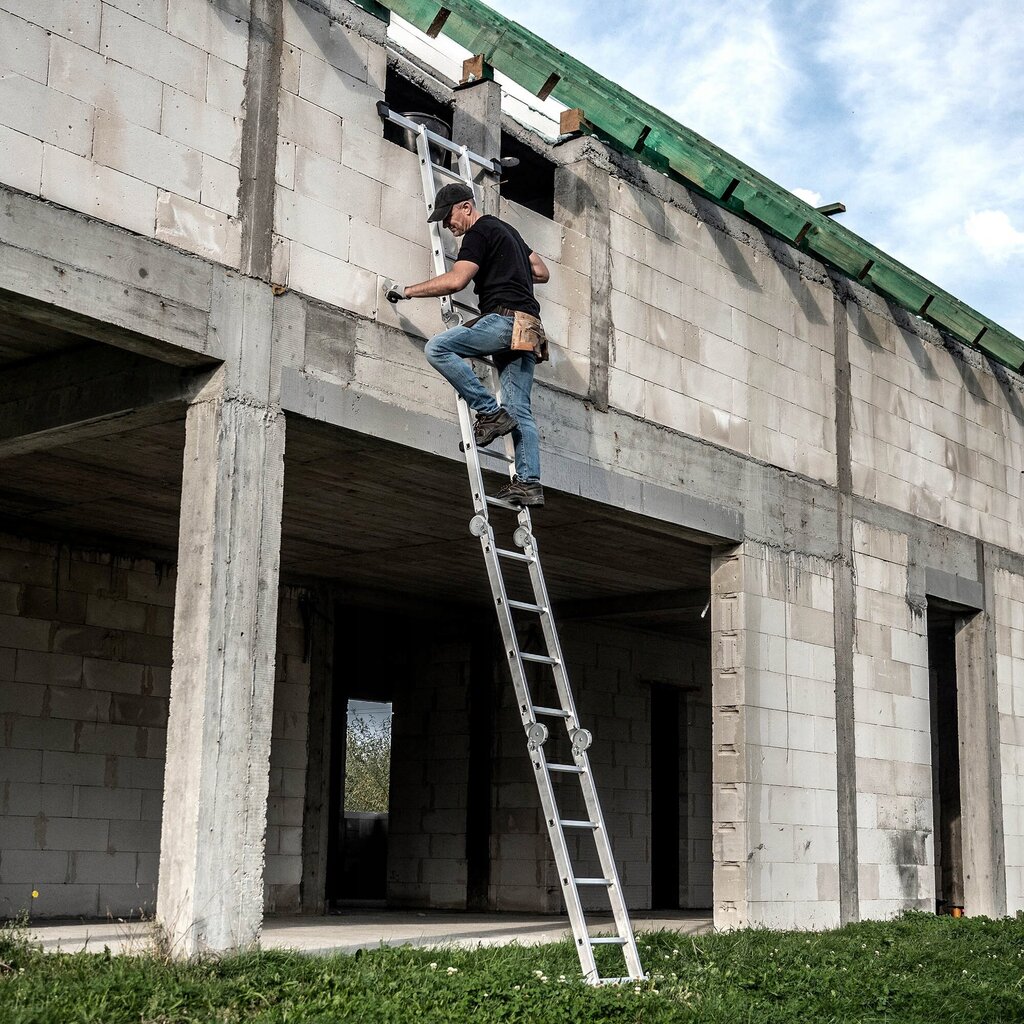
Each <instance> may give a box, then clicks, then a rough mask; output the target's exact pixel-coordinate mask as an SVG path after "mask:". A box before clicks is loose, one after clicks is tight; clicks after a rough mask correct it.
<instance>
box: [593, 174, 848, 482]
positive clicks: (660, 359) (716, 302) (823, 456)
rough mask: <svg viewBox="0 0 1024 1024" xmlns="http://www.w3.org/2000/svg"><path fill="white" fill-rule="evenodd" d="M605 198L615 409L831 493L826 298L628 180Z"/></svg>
mask: <svg viewBox="0 0 1024 1024" xmlns="http://www.w3.org/2000/svg"><path fill="white" fill-rule="evenodd" d="M610 200H611V201H610V211H611V213H610V238H611V264H612V317H613V320H614V332H615V334H614V343H613V345H612V352H611V356H610V358H609V370H608V376H609V392H610V400H611V402H612V403H613V404H614V405H615V406H617V407H618V408H621V409H623V410H624V411H627V412H630V413H633V414H635V415H637V416H640V417H642V418H644V419H647V420H651V421H653V422H655V423H661V424H664V425H665V426H666V427H670V428H672V429H673V430H678V431H681V432H682V433H684V434H689V435H691V436H694V437H702V438H705V439H706V440H709V441H711V442H713V443H715V444H718V445H722V446H723V447H725V448H729V449H731V450H733V451H737V452H741V453H743V454H744V455H750V456H752V457H753V458H756V459H761V460H763V461H765V462H769V463H771V464H772V465H775V466H779V467H780V468H782V469H786V470H791V471H793V472H797V473H802V474H805V475H806V476H810V477H813V478H815V479H818V480H823V481H825V482H827V483H835V479H836V440H835V415H834V408H835V403H834V397H833V387H834V383H835V368H834V364H833V349H834V341H833V338H834V332H833V329H832V296H831V292H830V289H829V288H827V287H826V286H824V285H822V284H820V283H817V282H814V281H811V280H808V279H807V278H805V277H803V276H802V275H800V274H798V273H797V272H796V271H795V270H794V269H792V268H790V267H785V266H783V265H781V264H780V263H779V262H778V261H776V260H775V259H773V258H772V257H771V255H769V254H768V253H767V252H763V251H760V252H759V251H758V249H757V248H756V247H754V246H751V245H745V244H743V243H742V242H741V241H739V240H738V239H737V238H736V237H734V236H733V235H731V234H727V233H726V232H724V231H722V230H719V229H717V228H715V227H712V226H710V225H709V224H707V223H705V222H703V221H702V220H701V219H699V218H698V217H696V216H694V213H693V212H692V211H691V210H688V209H683V208H679V207H677V206H674V205H670V204H667V203H665V202H663V201H662V200H660V199H658V198H656V197H655V196H652V195H651V194H650V193H648V192H644V191H641V190H640V189H638V188H636V187H635V186H633V185H631V184H629V183H627V182H625V181H621V180H619V181H615V180H613V181H612V187H611V191H610ZM726 218H727V219H728V215H726ZM737 226H738V225H737ZM748 230H750V229H749V228H748Z"/></svg>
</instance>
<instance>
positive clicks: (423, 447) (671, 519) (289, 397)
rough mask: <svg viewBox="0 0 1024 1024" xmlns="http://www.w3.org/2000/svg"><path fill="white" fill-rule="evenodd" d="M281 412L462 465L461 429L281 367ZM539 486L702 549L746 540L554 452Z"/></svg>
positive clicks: (724, 524)
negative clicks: (649, 522) (701, 543)
mask: <svg viewBox="0 0 1024 1024" xmlns="http://www.w3.org/2000/svg"><path fill="white" fill-rule="evenodd" d="M281 407H282V408H283V409H284V411H285V412H288V413H295V414H297V415H300V416H305V417H307V418H309V419H313V420H319V421H321V422H323V423H330V424H332V425H334V426H338V427H342V428H344V429H346V430H353V431H355V432H357V433H360V434H369V435H371V436H373V437H379V438H381V439H382V440H385V441H390V442H392V443H395V444H402V445H406V446H407V447H410V448H416V449H417V450H419V451H422V452H425V453H427V454H429V455H439V456H441V457H443V458H446V459H451V460H453V461H456V462H462V461H463V458H462V454H461V453H460V452H459V432H458V427H457V426H456V425H455V424H454V423H451V422H448V421H445V420H441V419H439V418H437V417H436V416H431V415H429V414H428V413H423V412H413V411H411V410H403V409H399V408H397V407H396V406H393V405H389V404H388V403H386V402H383V401H381V400H380V399H377V398H373V397H372V396H370V395H365V394H361V393H359V392H357V391H353V390H352V389H350V388H343V387H339V386H338V385H336V384H332V383H329V382H327V381H323V380H319V379H317V378H316V377H313V376H311V375H309V374H306V373H302V372H301V371H299V370H293V369H289V368H287V367H285V368H284V369H283V370H282V373H281ZM544 467H545V468H544V486H545V487H546V488H550V489H551V490H556V491H563V492H565V493H568V494H574V495H577V496H578V497H581V498H585V499H587V500H588V501H596V502H599V503H600V504H602V505H608V506H611V507H612V508H615V509H617V510H619V511H622V512H626V513H634V514H637V515H642V516H648V517H650V518H652V519H656V520H658V521H659V522H662V523H668V524H672V525H673V526H677V527H681V528H683V529H685V530H689V531H691V532H692V533H694V534H696V535H699V536H700V537H702V538H704V539H705V540H707V541H711V542H719V543H736V542H738V541H740V540H742V539H743V516H742V514H740V513H739V512H735V511H733V510H731V509H727V508H723V507H721V506H719V505H715V504H713V503H711V502H709V501H705V500H704V499H701V498H696V497H693V496H692V495H687V494H684V493H681V492H679V491H672V490H669V489H668V488H667V487H661V486H658V485H657V484H650V483H645V482H644V481H641V480H637V479H636V478H634V477H627V476H623V475H621V474H619V473H614V472H611V471H609V470H607V469H604V468H602V467H601V466H596V465H594V464H592V463H589V462H583V461H580V460H578V459H572V458H569V457H567V456H565V455H562V454H559V453H557V452H551V451H545V452H544Z"/></svg>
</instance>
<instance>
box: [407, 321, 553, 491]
mask: <svg viewBox="0 0 1024 1024" xmlns="http://www.w3.org/2000/svg"><path fill="white" fill-rule="evenodd" d="M511 343H512V317H510V316H499V315H498V314H497V313H490V314H488V315H487V316H485V317H482V318H481V319H480V320H478V321H477V322H476V323H475V324H474V325H473V326H472V327H453V328H452V329H451V330H449V331H444V332H442V333H441V334H438V335H435V337H433V338H431V339H430V341H428V342H427V347H426V349H425V350H424V351H425V353H426V356H427V362H428V363H430V365H431V366H432V367H433V368H434V369H435V370H437V372H438V373H439V374H441V376H442V377H444V378H445V379H446V380H447V381H448V382H449V383H450V384H451V386H452V387H453V388H455V390H456V391H457V392H458V393H459V394H460V395H462V397H463V398H464V399H465V400H466V402H467V404H468V405H469V407H470V409H472V410H473V411H474V412H477V413H483V414H484V415H489V414H490V413H493V412H497V411H498V403H497V401H496V400H495V398H494V396H493V395H492V394H491V393H490V391H488V390H487V388H485V387H484V386H483V384H481V383H480V381H479V379H478V378H477V375H476V374H475V373H474V372H473V368H472V367H471V366H470V365H469V363H467V362H466V361H465V359H464V358H463V357H464V356H491V357H492V358H493V360H494V365H495V366H497V368H498V376H499V379H500V380H501V400H502V405H504V407H505V408H506V409H507V410H508V411H509V412H510V413H512V415H513V416H515V418H516V419H517V420H518V421H519V426H518V427H516V429H515V430H513V431H512V441H513V443H514V444H515V451H516V475H517V476H518V477H519V479H520V480H528V481H535V480H540V438H539V436H538V434H537V423H536V421H535V420H534V418H533V410H532V409H531V408H530V390H531V388H532V387H533V368H534V364H535V363H536V361H537V357H536V356H535V355H534V354H533V353H532V352H513V351H512V349H510V348H509V345H510V344H511Z"/></svg>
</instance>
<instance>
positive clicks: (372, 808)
mask: <svg viewBox="0 0 1024 1024" xmlns="http://www.w3.org/2000/svg"><path fill="white" fill-rule="evenodd" d="M390 786H391V703H390V702H383V701H372V700H349V701H348V702H347V710H346V725H345V807H344V815H343V832H342V836H341V874H340V879H339V882H340V887H339V892H338V898H339V899H340V900H344V901H345V902H346V903H369V904H380V905H381V906H383V905H384V903H385V900H386V897H387V860H388V810H389V805H390Z"/></svg>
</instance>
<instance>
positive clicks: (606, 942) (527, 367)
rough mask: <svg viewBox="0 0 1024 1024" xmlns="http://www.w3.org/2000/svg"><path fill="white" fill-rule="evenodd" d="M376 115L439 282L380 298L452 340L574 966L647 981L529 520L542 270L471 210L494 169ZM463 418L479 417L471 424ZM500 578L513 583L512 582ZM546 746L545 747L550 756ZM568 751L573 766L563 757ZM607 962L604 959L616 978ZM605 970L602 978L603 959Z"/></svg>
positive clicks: (477, 495) (505, 637)
mask: <svg viewBox="0 0 1024 1024" xmlns="http://www.w3.org/2000/svg"><path fill="white" fill-rule="evenodd" d="M377 110H378V112H379V113H380V115H381V117H383V118H386V119H388V120H390V121H393V122H394V123H396V124H398V125H399V126H400V127H402V128H405V129H406V130H409V131H414V132H415V133H416V136H417V138H416V149H417V152H418V153H419V157H420V170H421V172H422V176H423V192H424V201H425V203H426V208H427V213H428V217H427V226H428V229H429V233H430V241H431V252H432V258H433V261H434V270H435V272H436V275H437V276H436V277H433V278H431V279H430V280H429V281H424V282H422V283H421V284H418V285H413V286H411V287H409V288H402V287H401V286H400V285H397V284H395V282H393V281H386V282H384V293H385V295H386V296H387V298H388V299H389V301H391V302H400V301H401V300H402V299H403V298H407V297H420V296H424V297H426V296H435V297H439V298H440V300H441V318H442V320H444V322H445V324H446V325H448V326H449V330H447V331H444V332H443V333H442V334H439V335H438V336H437V337H436V338H433V339H432V340H431V341H430V342H429V343H428V344H427V358H428V359H430V361H431V364H432V365H434V366H435V367H437V369H438V370H440V372H441V373H442V374H444V376H445V377H446V378H447V379H448V380H450V381H451V382H452V384H453V385H454V386H455V389H456V393H457V398H456V403H455V404H456V407H457V410H458V415H459V430H460V432H461V434H462V445H461V450H462V452H463V453H464V454H465V457H466V470H467V472H468V475H469V484H470V493H471V495H472V500H473V512H474V515H473V518H472V519H471V520H470V522H469V532H470V533H471V534H472V535H473V536H474V537H477V538H479V540H480V548H481V551H482V552H483V556H484V563H485V564H486V566H487V578H488V582H489V583H490V587H491V597H492V600H493V601H494V610H495V612H496V614H497V617H498V625H499V628H500V630H501V638H502V644H503V647H504V650H505V654H506V656H507V658H508V667H509V672H510V674H511V676H512V685H513V688H514V690H515V694H516V703H517V705H518V709H519V715H520V718H521V720H522V723H523V730H524V732H525V735H526V748H527V755H528V756H529V759H530V764H531V765H532V767H533V772H534V778H535V780H536V783H537V792H538V794H539V796H540V804H541V810H542V811H543V814H544V820H545V823H546V825H547V829H548V838H549V839H550V840H551V849H552V852H553V853H554V857H555V866H556V867H557V869H558V878H559V882H560V883H561V887H562V898H563V900H564V901H565V909H566V912H567V914H568V915H569V921H570V924H571V925H572V932H573V939H574V941H575V943H576V952H577V954H578V956H579V959H580V966H581V968H582V969H583V976H584V977H585V978H586V979H587V981H588V982H589V983H591V984H593V985H601V984H606V983H609V982H617V981H627V980H630V981H635V980H638V979H640V978H643V977H645V975H644V970H643V965H642V964H641V963H640V955H639V952H638V951H637V945H636V939H635V937H634V935H633V929H632V925H631V924H630V921H629V912H628V911H627V909H626V901H625V898H624V896H623V892H622V886H621V883H620V881H619V875H618V869H617V868H616V865H615V858H614V857H613V855H612V848H611V841H610V838H609V836H608V831H607V828H606V826H605V821H604V815H603V813H602V811H601V803H600V800H599V799H598V796H597V788H596V786H595V785H594V777H593V773H592V772H591V769H590V759H589V757H588V754H587V751H588V749H589V748H590V744H591V741H592V739H593V737H592V736H591V734H590V732H589V731H588V730H587V729H584V728H582V727H581V726H580V722H579V718H578V716H577V713H576V702H575V700H574V698H573V694H572V688H571V686H570V685H569V677H568V674H567V672H566V666H565V659H564V657H563V655H562V648H561V644H560V643H559V639H558V630H557V628H556V626H555V620H554V615H553V614H552V609H551V601H550V599H549V597H548V592H547V584H546V583H545V581H544V573H543V571H542V569H541V564H540V551H539V549H538V546H537V540H536V537H535V536H534V533H533V523H532V520H531V518H530V508H531V507H536V506H538V505H541V504H543V502H544V494H543V491H542V490H541V487H540V463H539V456H538V451H537V449H538V443H537V429H536V426H535V424H534V422H533V414H532V412H531V411H530V388H531V386H532V384H533V369H534V364H535V363H536V362H537V360H538V359H544V358H546V356H547V352H546V342H545V340H544V331H543V327H542V326H541V324H540V320H539V319H538V317H537V313H538V312H539V308H538V307H537V304H536V299H534V297H533V284H534V282H538V283H539V282H541V281H546V280H547V279H548V270H547V267H546V266H545V265H544V262H543V261H542V260H541V259H540V257H539V256H537V255H536V254H535V253H532V252H531V251H530V249H529V247H528V246H527V245H526V243H525V242H524V241H523V240H522V239H521V238H520V236H519V234H518V232H516V231H515V230H514V229H512V228H510V227H509V226H508V225H506V224H503V223H502V222H501V221H499V220H498V219H497V218H496V217H488V216H482V215H481V214H480V213H479V212H478V211H477V209H476V203H475V200H474V191H473V167H474V166H475V167H479V168H482V169H483V170H484V171H485V172H486V173H490V174H498V173H500V170H501V164H500V161H492V160H488V159H485V158H484V157H481V156H478V155H477V154H475V153H471V152H470V151H469V150H468V149H467V147H465V146H457V145H455V144H454V143H452V142H450V141H449V140H448V139H443V138H441V137H440V136H438V135H435V134H433V133H431V132H428V131H427V129H426V128H425V127H424V126H422V125H418V124H416V123H415V122H412V121H410V120H409V119H408V118H407V117H405V116H404V115H402V114H397V113H395V112H394V111H392V110H390V109H389V108H388V106H387V104H385V103H380V104H378V106H377ZM433 147H437V148H438V149H439V150H447V152H448V153H450V154H452V155H453V156H456V157H457V158H458V170H455V169H454V168H452V169H449V168H448V167H447V166H446V165H445V164H444V163H437V162H435V161H434V159H432V157H431V150H432V148H433ZM438 176H441V177H444V176H447V177H448V178H454V179H455V182H454V183H453V184H450V185H447V186H445V187H444V188H441V189H438V188H437V184H436V178H437V177H438ZM441 224H444V226H445V227H449V228H450V229H452V231H453V234H456V235H460V234H461V235H462V236H463V237H464V241H463V244H462V249H461V251H460V253H459V256H458V259H457V260H455V262H454V264H453V265H452V266H450V267H449V265H448V264H449V257H448V256H446V254H445V251H444V246H443V244H442V240H441V228H440V225H441ZM471 280H473V281H475V282H476V291H477V295H478V296H479V300H480V311H482V313H483V315H478V312H479V311H478V310H476V309H473V310H472V313H473V315H474V316H475V317H476V319H474V320H472V321H470V323H468V324H466V325H465V326H462V318H461V313H460V312H458V311H456V309H455V308H454V307H455V306H456V305H458V306H460V307H461V308H462V309H464V310H467V311H469V310H470V307H469V306H467V305H466V304H465V303H462V302H460V301H459V300H458V298H457V297H456V298H455V299H453V296H457V293H458V292H459V291H460V290H461V289H462V288H464V287H466V285H468V283H469V282H470V281H471ZM480 355H489V356H490V362H491V363H493V365H494V367H495V368H496V369H497V370H498V371H499V387H498V395H499V396H500V397H499V399H496V398H495V397H494V396H493V395H492V394H491V393H490V392H489V391H488V390H487V389H486V388H485V387H484V386H483V385H481V384H480V383H479V381H477V379H476V375H475V374H474V373H473V371H472V370H471V369H470V368H469V366H468V365H467V364H466V363H465V362H464V360H463V356H469V357H472V356H480ZM471 406H472V408H473V409H475V410H476V412H477V417H476V420H475V422H474V421H473V419H472V414H471V411H470V407H471ZM505 434H511V441H512V444H513V451H512V452H511V453H509V451H508V447H509V444H508V441H506V444H505V448H506V451H505V452H500V451H497V450H495V448H487V447H485V446H486V445H488V444H490V443H491V442H492V441H494V440H495V439H496V438H498V437H501V436H503V435H505ZM483 455H485V456H487V458H488V459H494V460H498V461H499V462H503V463H505V465H506V467H507V468H508V469H509V471H510V472H512V468H513V466H514V469H515V475H514V476H513V478H512V481H511V483H510V484H509V485H507V486H506V487H505V489H504V490H502V491H499V492H498V493H497V494H493V495H492V494H488V493H487V491H486V489H485V481H484V475H483V471H482V468H481V465H480V457H481V456H483ZM492 511H493V512H495V513H496V514H497V515H498V516H499V517H504V516H505V515H506V513H507V512H508V511H512V512H513V513H515V526H514V527H513V528H512V544H513V545H514V547H508V546H502V545H501V544H499V543H498V541H497V536H496V532H495V525H494V523H492V522H491V512H492ZM509 528H510V524H508V523H505V524H504V525H503V530H505V531H507V530H508V529H509ZM506 567H508V569H509V570H510V571H511V572H512V574H513V577H514V578H510V579H509V580H508V581H506ZM524 574H525V576H526V577H527V579H528V583H529V590H530V594H529V597H528V598H527V599H523V598H520V597H517V596H516V592H517V591H521V590H523V589H524V582H526V581H524V579H523V575H524ZM523 597H526V595H525V594H524V595H523ZM540 641H542V642H543V648H544V650H543V652H541V651H538V650H524V646H528V647H536V646H538V644H539V642H540ZM528 665H529V666H531V674H534V673H536V675H537V678H533V679H531V678H530V676H529V675H528V674H527V666H528ZM535 694H538V695H539V696H535ZM544 694H550V695H552V696H553V697H554V700H552V701H551V702H547V701H545V700H544V699H543V695H544ZM546 722H551V724H552V726H554V725H555V724H556V723H558V722H560V723H561V724H562V726H563V727H564V733H562V731H561V730H556V734H555V735H552V732H551V729H549V727H548V725H547V724H546ZM558 733H561V736H559V735H558ZM549 739H550V740H551V741H552V742H551V745H548V740H549ZM556 747H560V748H561V753H559V752H558V751H557V750H556V749H554V748H556ZM567 747H568V748H569V750H571V753H569V752H567V751H566V748H567ZM556 780H557V781H558V786H557V788H556ZM573 782H575V783H577V784H578V787H579V789H578V792H577V794H576V797H575V800H574V799H573V794H572V792H571V790H572V785H571V784H572V783H573ZM566 788H569V789H570V792H569V793H566V792H565V789H566ZM563 801H569V802H570V803H575V804H576V806H579V804H580V802H581V801H582V805H583V808H584V814H585V816H584V817H582V818H573V817H568V816H566V815H565V814H564V813H563V811H562V810H561V807H562V806H563ZM569 805H570V804H569V803H566V804H565V806H569ZM570 835H571V836H574V837H578V839H579V840H580V843H579V844H578V843H577V842H576V841H575V840H572V841H571V840H570V839H569V838H568V837H569V836H570ZM588 836H589V838H590V841H591V842H590V846H591V847H592V853H591V854H590V856H589V858H588V857H587V854H586V852H585V849H584V850H582V851H581V850H580V849H578V846H579V845H582V846H583V847H584V848H585V847H586V846H587V842H586V839H587V837H588ZM574 854H575V855H576V856H575V859H582V860H583V861H585V862H587V863H594V860H595V858H596V862H597V863H598V864H599V865H600V873H599V874H598V875H597V876H594V877H590V876H587V875H585V874H581V872H580V871H578V870H577V869H576V868H575V866H574V863H573V861H574ZM581 889H583V890H586V891H587V892H590V893H594V894H597V893H600V892H603V893H604V894H606V896H607V900H608V904H609V905H610V909H611V914H612V921H613V924H614V929H613V931H614V933H613V934H612V935H593V934H591V932H590V929H589V926H588V921H587V917H586V913H587V912H586V910H585V909H584V902H585V901H584V898H583V897H582V896H581V892H580V890H581ZM607 947H612V948H613V949H615V948H617V949H618V950H619V951H620V952H621V956H622V962H623V963H624V965H625V971H626V973H625V975H624V976H623V975H620V974H618V973H617V972H616V973H615V974H612V975H606V976H602V973H601V965H600V964H599V963H598V958H597V956H596V951H597V950H598V949H599V948H607ZM602 959H604V958H603V957H602ZM615 959H616V958H615V956H614V954H613V955H612V966H614V963H615ZM604 966H605V968H607V966H609V965H608V961H607V960H605V961H604Z"/></svg>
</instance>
